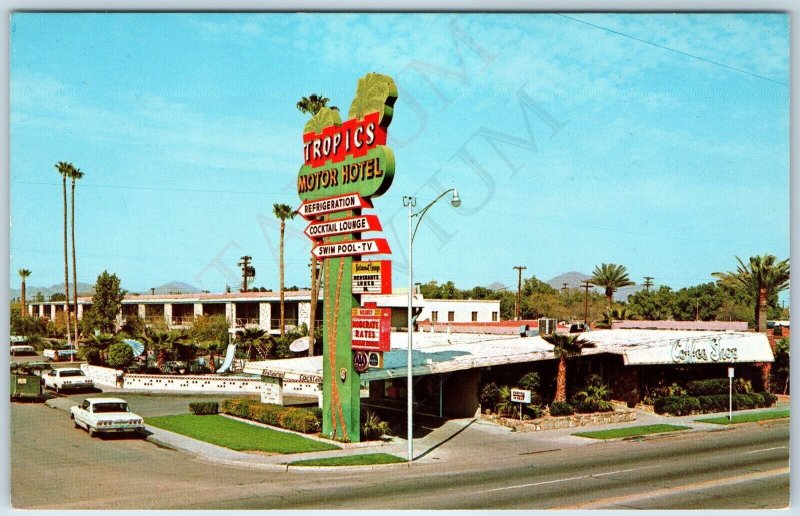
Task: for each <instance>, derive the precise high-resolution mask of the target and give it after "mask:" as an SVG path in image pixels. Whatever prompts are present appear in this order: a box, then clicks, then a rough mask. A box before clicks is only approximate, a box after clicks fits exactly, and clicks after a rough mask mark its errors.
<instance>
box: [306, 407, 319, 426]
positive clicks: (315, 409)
mask: <svg viewBox="0 0 800 516" xmlns="http://www.w3.org/2000/svg"><path fill="white" fill-rule="evenodd" d="M308 411H309V412H311V413H312V414H314V417H315V418H317V421H319V422H320V424H322V408H321V407H312V408H310V409H308Z"/></svg>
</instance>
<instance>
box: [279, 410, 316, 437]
mask: <svg viewBox="0 0 800 516" xmlns="http://www.w3.org/2000/svg"><path fill="white" fill-rule="evenodd" d="M280 423H281V427H283V428H285V429H287V430H294V431H295V432H303V433H304V434H307V433H309V432H316V431H318V430H319V420H318V419H317V418H316V416H314V414H312V413H311V412H310V411H308V410H306V409H288V410H286V411H284V412H283V413H282V414H281V415H280Z"/></svg>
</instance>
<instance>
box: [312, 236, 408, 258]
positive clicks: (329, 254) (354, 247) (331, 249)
mask: <svg viewBox="0 0 800 516" xmlns="http://www.w3.org/2000/svg"><path fill="white" fill-rule="evenodd" d="M391 252H392V251H391V250H390V249H389V243H388V242H387V241H386V239H385V238H372V239H369V240H346V241H344V242H334V243H330V244H317V245H315V246H314V249H312V250H311V253H312V254H313V255H314V256H316V257H317V258H319V259H321V260H322V259H325V258H336V257H339V256H357V255H361V254H389V253H391Z"/></svg>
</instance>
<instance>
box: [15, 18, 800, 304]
mask: <svg viewBox="0 0 800 516" xmlns="http://www.w3.org/2000/svg"><path fill="white" fill-rule="evenodd" d="M10 30H11V48H10V59H11V104H10V107H11V121H10V133H11V142H10V150H11V177H10V186H11V193H10V203H11V224H12V226H11V231H10V252H11V259H10V284H11V286H12V287H13V288H16V287H18V286H19V283H20V281H19V276H18V275H17V274H16V271H17V270H18V269H19V268H27V269H30V270H31V271H33V274H32V275H31V277H30V278H29V280H28V283H29V284H30V285H35V286H49V285H53V284H57V283H59V282H62V281H63V254H62V253H63V247H62V234H61V232H62V225H61V224H62V222H61V221H62V204H61V203H62V200H61V180H60V177H59V176H58V175H57V173H56V170H55V168H54V164H55V163H56V162H58V161H70V162H72V163H74V164H75V165H76V166H78V167H79V168H80V169H81V170H83V171H84V172H85V174H86V175H85V177H84V178H83V179H82V180H81V181H80V182H79V183H78V188H77V201H76V202H77V213H76V225H77V232H78V233H77V243H78V277H79V281H82V282H87V283H93V282H94V281H95V279H96V277H97V275H98V274H99V273H100V272H102V271H103V270H108V271H110V272H114V273H116V274H117V275H118V276H120V278H121V279H122V283H123V287H124V288H126V289H128V290H131V291H144V290H147V289H149V288H150V287H155V286H158V285H161V284H163V283H166V282H168V281H173V280H177V281H185V282H188V283H191V284H193V285H195V286H197V287H199V288H202V289H204V290H210V291H212V292H214V291H217V292H218V291H222V290H223V289H224V287H225V285H226V284H229V285H231V286H232V287H234V288H236V285H237V282H238V281H239V278H240V274H239V270H238V268H237V267H236V263H237V262H238V261H239V257H241V256H242V255H245V254H247V255H250V256H252V257H253V265H254V266H255V267H256V270H257V277H256V281H255V283H256V285H259V286H261V285H263V286H266V287H267V288H272V289H275V288H277V282H278V273H277V256H278V255H277V247H278V234H279V233H278V222H277V220H276V219H275V217H274V216H273V215H272V205H273V203H286V204H291V205H293V206H296V205H299V199H298V197H297V193H296V188H295V181H296V176H297V172H298V170H299V168H300V165H301V164H302V134H301V133H302V128H303V125H304V123H305V122H306V120H307V116H306V115H303V114H302V113H300V112H299V111H297V109H296V108H295V103H296V102H297V101H298V100H299V98H300V97H301V96H303V95H309V94H311V93H320V94H323V95H324V96H327V97H330V99H331V104H334V105H336V106H339V107H340V108H342V110H343V111H345V112H346V110H347V109H348V108H349V105H350V102H351V100H352V97H353V94H354V92H355V86H356V81H357V79H358V78H359V77H361V76H362V75H364V74H365V73H367V72H372V71H375V72H380V73H384V74H387V75H390V76H392V77H394V79H395V81H396V83H397V85H398V89H399V98H398V100H397V103H396V105H395V117H394V120H393V122H392V125H391V126H390V128H389V145H390V146H391V147H392V148H393V150H394V153H395V157H396V161H397V166H396V173H395V180H394V183H393V185H392V187H391V188H390V190H389V191H388V192H387V193H386V194H385V195H384V196H382V197H380V198H378V199H375V202H374V204H375V210H374V213H377V214H378V215H379V216H380V218H381V221H382V223H383V226H384V233H385V234H384V236H385V237H386V238H387V239H388V240H389V244H390V245H391V247H392V249H393V255H392V259H393V260H394V268H395V281H394V283H395V286H404V285H405V283H406V279H405V278H406V263H407V262H406V249H407V242H406V239H407V236H406V231H407V227H406V224H407V219H406V212H405V209H404V208H403V206H402V196H404V195H416V196H417V197H418V205H420V206H423V205H424V204H426V203H427V202H428V201H429V200H432V199H433V198H434V197H436V196H437V195H438V194H439V193H440V192H441V191H443V190H445V189H447V188H450V187H457V188H458V189H459V192H460V195H461V198H462V202H463V204H462V206H461V208H459V209H457V210H456V209H453V208H451V207H450V206H449V203H446V202H442V203H439V204H438V205H436V206H435V207H434V208H433V209H432V210H431V211H430V212H429V214H428V215H427V216H426V223H424V226H425V227H424V228H421V229H420V232H419V233H418V235H417V237H416V240H415V245H414V265H415V266H414V270H415V279H416V280H417V281H422V282H424V281H428V280H431V279H436V280H439V281H446V280H453V281H454V282H455V283H456V285H458V286H459V287H462V288H468V287H472V286H475V285H488V284H490V283H492V282H495V281H499V282H502V283H504V284H506V285H514V284H515V283H516V271H515V270H513V268H512V267H513V266H515V265H524V266H526V267H527V270H526V271H525V272H526V274H535V275H536V276H537V277H539V278H541V279H545V280H546V279H549V278H551V277H553V276H555V275H557V274H560V273H562V272H567V271H572V270H577V271H581V272H585V273H591V271H592V269H593V268H594V266H595V265H597V264H599V263H601V262H613V263H619V264H623V265H625V266H626V267H627V268H628V271H629V273H630V276H631V279H632V280H634V281H636V282H637V283H638V282H641V281H643V277H644V276H653V277H655V283H656V285H661V284H666V285H669V286H671V287H673V288H680V287H684V286H689V285H694V284H698V283H702V282H708V281H711V280H712V279H713V278H712V277H711V276H710V273H711V272H713V271H719V270H733V269H734V268H735V264H736V262H735V258H734V256H735V255H738V256H740V257H743V258H744V259H746V258H747V257H748V256H751V255H755V254H763V253H771V254H775V255H776V256H778V257H779V258H786V257H788V255H789V86H788V84H789V31H788V17H787V16H785V15H781V14H769V15H754V14H750V15H734V14H722V15H720V14H691V15H686V14H678V15H676V14H653V15H626V14H569V15H567V16H560V15H557V14H527V15H519V14H518V15H513V14H494V15H487V14H469V15H468V14H417V15H415V14H370V15H367V14H360V15H359V14H354V15H349V14H327V15H320V14H173V13H169V14H167V13H164V14H93V13H75V14H56V13H51V14H43V13H22V14H14V15H13V17H12V19H11V28H10ZM304 227H305V223H304V222H303V221H302V220H301V219H299V218H297V219H295V220H293V221H290V222H289V224H288V229H287V241H286V267H287V270H286V283H287V285H292V284H296V285H299V286H307V285H308V267H307V264H308V261H309V249H310V245H309V241H308V239H307V238H306V237H305V236H304V235H303V233H302V231H303V229H304Z"/></svg>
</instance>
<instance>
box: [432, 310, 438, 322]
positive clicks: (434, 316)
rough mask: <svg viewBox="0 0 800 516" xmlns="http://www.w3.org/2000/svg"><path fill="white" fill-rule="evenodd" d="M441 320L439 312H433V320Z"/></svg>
mask: <svg viewBox="0 0 800 516" xmlns="http://www.w3.org/2000/svg"><path fill="white" fill-rule="evenodd" d="M438 320H439V312H431V321H433V322H436V321H438Z"/></svg>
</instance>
